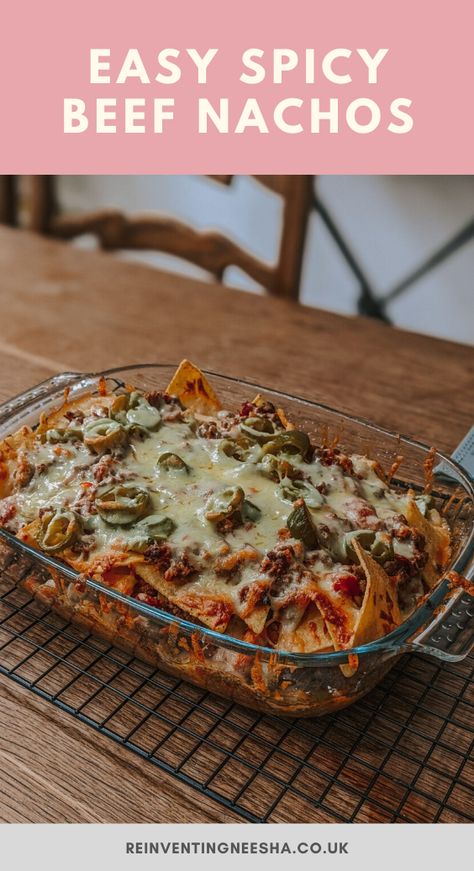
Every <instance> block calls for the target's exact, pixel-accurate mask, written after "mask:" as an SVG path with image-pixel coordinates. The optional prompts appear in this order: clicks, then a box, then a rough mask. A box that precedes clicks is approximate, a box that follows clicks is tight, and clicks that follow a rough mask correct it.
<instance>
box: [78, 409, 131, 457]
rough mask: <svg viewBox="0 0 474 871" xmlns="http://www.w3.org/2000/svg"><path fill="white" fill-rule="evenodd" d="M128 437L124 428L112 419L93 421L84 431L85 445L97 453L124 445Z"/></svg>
mask: <svg viewBox="0 0 474 871" xmlns="http://www.w3.org/2000/svg"><path fill="white" fill-rule="evenodd" d="M126 437H127V434H126V432H125V429H124V428H123V426H122V425H121V424H120V423H119V422H118V421H117V420H112V418H110V417H98V418H97V419H96V420H91V421H90V422H89V423H88V424H87V425H86V427H85V429H84V443H85V444H86V445H87V447H88V448H90V449H91V450H93V451H94V452H95V453H99V452H100V451H106V450H108V449H109V448H115V447H117V446H118V445H121V444H123V442H124V441H125V439H126Z"/></svg>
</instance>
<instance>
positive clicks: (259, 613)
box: [241, 605, 270, 635]
mask: <svg viewBox="0 0 474 871" xmlns="http://www.w3.org/2000/svg"><path fill="white" fill-rule="evenodd" d="M269 610H270V609H269V608H268V606H267V605H257V607H256V608H254V609H253V611H252V612H251V613H250V614H247V615H246V616H245V617H242V618H241V619H242V620H244V621H245V623H246V624H247V626H248V627H249V629H251V630H252V632H255V635H260V634H261V633H262V632H263V630H264V628H265V623H266V622H267V616H268V612H269Z"/></svg>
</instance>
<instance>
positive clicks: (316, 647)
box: [293, 603, 333, 653]
mask: <svg viewBox="0 0 474 871" xmlns="http://www.w3.org/2000/svg"><path fill="white" fill-rule="evenodd" d="M293 644H294V648H293V649H294V650H295V651H298V652H299V653H316V652H317V651H321V650H327V649H328V648H329V649H332V648H333V643H332V639H331V634H330V632H329V630H328V627H327V625H326V621H325V620H324V619H323V617H322V615H321V612H320V610H319V608H318V606H317V605H315V604H314V603H311V605H308V607H307V609H306V611H305V613H304V616H303V619H302V620H301V622H300V623H299V625H298V626H297V627H296V629H295V631H294V640H293Z"/></svg>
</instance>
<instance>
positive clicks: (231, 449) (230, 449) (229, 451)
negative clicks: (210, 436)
mask: <svg viewBox="0 0 474 871" xmlns="http://www.w3.org/2000/svg"><path fill="white" fill-rule="evenodd" d="M219 451H220V452H221V453H223V454H225V455H226V457H232V459H234V460H239V462H240V463H243V462H245V460H246V456H245V447H244V446H242V445H239V444H237V442H234V441H232V439H220V440H219Z"/></svg>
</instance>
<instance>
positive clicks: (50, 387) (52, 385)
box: [0, 372, 81, 426]
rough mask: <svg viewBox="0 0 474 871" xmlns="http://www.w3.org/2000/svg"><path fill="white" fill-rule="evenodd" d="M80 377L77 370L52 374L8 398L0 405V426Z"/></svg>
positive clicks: (74, 382) (75, 382) (70, 384)
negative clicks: (29, 388) (50, 376)
mask: <svg viewBox="0 0 474 871" xmlns="http://www.w3.org/2000/svg"><path fill="white" fill-rule="evenodd" d="M80 377H81V376H80V375H78V373H77V372H63V373H61V374H60V375H53V377H52V378H48V379H47V380H46V381H42V382H41V384H37V385H36V386H35V387H32V388H31V390H27V391H26V392H25V393H21V394H19V395H18V396H14V397H13V398H12V399H8V400H7V401H6V402H4V403H3V404H2V405H0V426H1V425H2V424H5V423H7V421H8V420H9V419H10V418H13V417H15V416H16V415H17V414H18V413H19V412H21V411H22V410H23V409H25V408H29V409H30V408H31V409H34V407H35V405H36V404H37V403H41V402H43V400H44V399H46V398H47V397H48V396H52V395H53V394H54V393H58V392H60V391H61V390H65V389H66V387H71V386H72V385H73V384H77V381H78V379H80Z"/></svg>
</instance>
